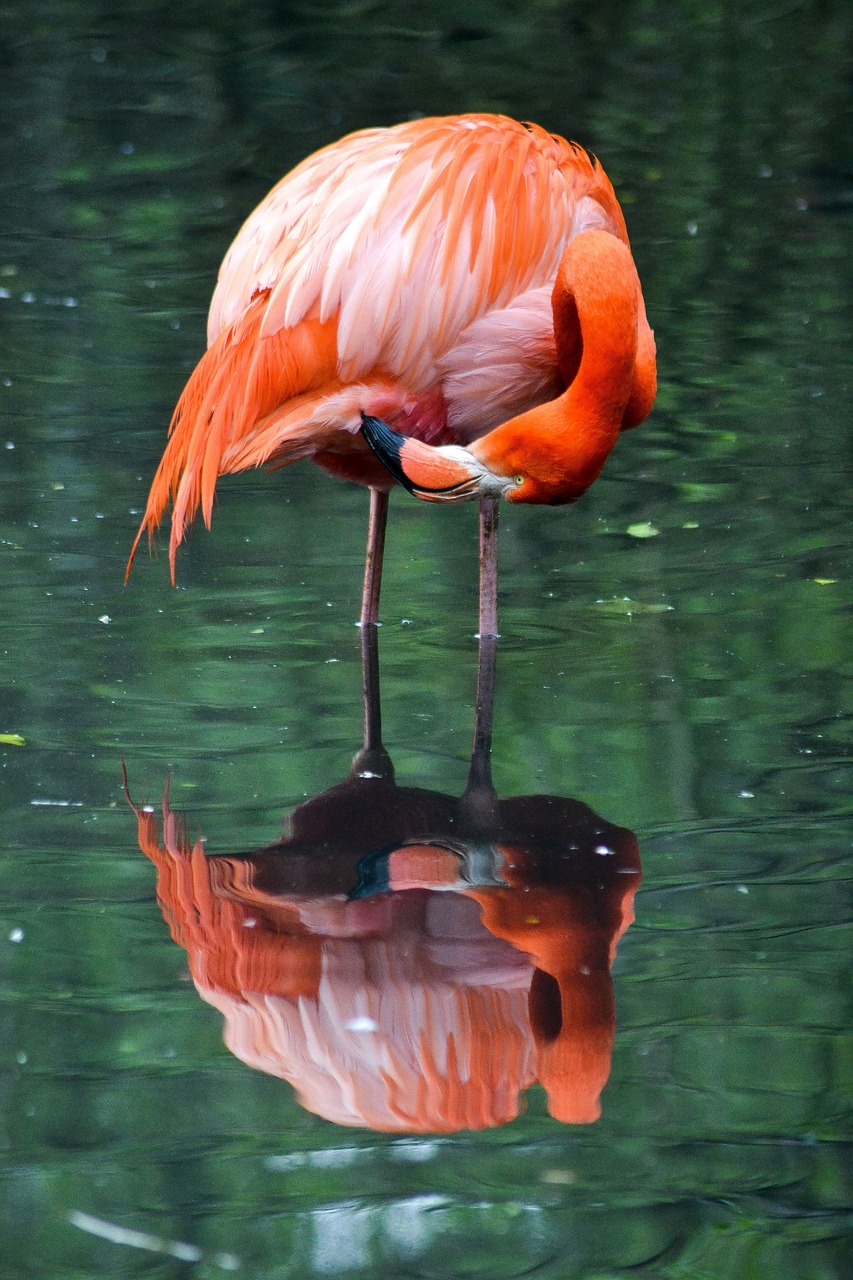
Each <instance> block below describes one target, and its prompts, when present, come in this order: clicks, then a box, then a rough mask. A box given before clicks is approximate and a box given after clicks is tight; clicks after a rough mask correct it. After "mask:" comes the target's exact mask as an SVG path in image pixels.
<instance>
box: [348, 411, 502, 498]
mask: <svg viewBox="0 0 853 1280" xmlns="http://www.w3.org/2000/svg"><path fill="white" fill-rule="evenodd" d="M361 434H362V435H363V436H364V438H365V440H366V441H367V443H368V444H369V445H370V448H371V449H372V450H373V452H374V453H375V454H376V456H377V458H378V459H379V461H380V462H381V463H382V465H383V466H384V467H385V468H386V470H387V471H390V473H391V475H392V476H393V477H394V479H395V480H397V481H399V483H400V484H401V485H402V486H403V488H404V489H408V491H409V493H411V494H413V495H414V497H416V498H421V499H422V500H423V501H424V502H465V501H466V500H468V499H471V498H487V497H493V496H494V497H496V496H499V495H500V494H502V493H503V492H504V491H505V490H506V489H507V488H508V487H510V485H511V481H508V480H506V479H505V478H504V477H502V476H496V475H493V474H492V472H491V471H488V470H487V469H486V467H484V466H483V464H482V462H480V461H479V460H478V459H477V458H475V457H474V455H473V453H471V452H470V451H469V450H468V449H463V448H461V447H460V446H459V445H455V444H451V445H442V446H435V445H429V444H424V443H423V442H422V441H420V440H415V439H414V438H413V437H412V436H404V435H400V433H399V431H394V430H393V429H392V428H391V427H389V426H388V424H387V423H386V422H382V421H381V419H379V418H371V417H370V416H369V415H368V414H366V413H363V414H362V415H361Z"/></svg>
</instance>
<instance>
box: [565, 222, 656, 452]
mask: <svg viewBox="0 0 853 1280" xmlns="http://www.w3.org/2000/svg"><path fill="white" fill-rule="evenodd" d="M640 299H641V294H640V282H639V280H638V279H637V271H636V268H635V267H634V260H633V258H632V257H631V251H630V249H629V248H628V246H627V245H625V244H623V243H622V241H621V240H618V239H617V238H616V236H614V235H611V234H610V233H609V232H606V231H585V232H582V233H581V234H580V235H578V236H575V238H574V239H573V240H571V241H570V242H569V245H568V248H567V249H566V251H565V253H564V254H563V259H562V262H561V263H560V269H559V271H558V273H557V279H556V282H555V284H554V293H553V295H552V300H551V303H552V308H553V312H554V337H555V339H556V344H557V353H558V360H559V363H560V368H561V371H564V367H565V366H566V364H569V365H570V364H571V363H573V362H574V360H575V359H576V358H577V353H578V349H579V354H580V359H579V362H578V363H577V372H576V374H575V376H574V378H573V379H572V380H571V381H570V383H569V387H568V390H567V391H566V392H565V396H566V401H567V406H568V405H571V406H572V408H574V409H576V410H579V411H580V412H582V414H583V417H584V419H585V420H590V416H591V419H592V421H598V422H601V423H602V425H603V424H604V422H605V421H606V422H607V424H608V426H610V425H611V424H612V423H613V421H614V420H615V421H616V422H617V423H621V419H622V415H623V413H624V412H625V406H626V405H627V403H628V400H629V398H630V396H631V389H632V386H633V381H634V371H635V367H636V363H637V343H638V321H639V310H640ZM567 352H568V353H569V358H568V360H567V359H566V354H565V353H567ZM564 376H565V375H564ZM617 429H618V428H617Z"/></svg>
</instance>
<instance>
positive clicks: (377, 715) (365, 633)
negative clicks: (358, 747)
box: [361, 626, 382, 751]
mask: <svg viewBox="0 0 853 1280" xmlns="http://www.w3.org/2000/svg"><path fill="white" fill-rule="evenodd" d="M361 692H362V698H363V703H364V750H365V751H376V750H377V749H378V748H379V747H381V746H382V711H381V708H380V705H379V636H378V632H377V629H376V627H375V626H366V627H364V626H363V627H362V628H361Z"/></svg>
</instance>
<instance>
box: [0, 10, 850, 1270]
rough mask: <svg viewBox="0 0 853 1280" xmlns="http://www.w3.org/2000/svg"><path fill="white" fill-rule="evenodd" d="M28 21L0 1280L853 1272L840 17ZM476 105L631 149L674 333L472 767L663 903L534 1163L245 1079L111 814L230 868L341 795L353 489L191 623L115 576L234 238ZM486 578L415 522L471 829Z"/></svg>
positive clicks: (214, 549) (402, 552)
mask: <svg viewBox="0 0 853 1280" xmlns="http://www.w3.org/2000/svg"><path fill="white" fill-rule="evenodd" d="M5 18H6V21H5V23H4V27H5V30H6V42H5V52H4V54H3V82H2V83H3V87H2V90H0V93H2V97H3V102H4V105H5V106H6V107H7V112H6V119H7V121H8V123H7V127H6V128H5V129H4V130H3V133H2V137H0V159H2V169H3V174H4V181H3V186H2V194H0V325H2V330H0V332H2V345H0V413H2V420H0V592H2V595H1V596H0V599H2V618H3V625H2V635H0V734H3V735H4V738H3V740H2V742H0V766H2V774H0V777H2V797H3V799H2V815H3V829H4V840H3V849H2V854H0V996H2V1024H0V1082H1V1083H0V1088H2V1102H0V1197H2V1202H3V1218H4V1222H5V1228H4V1236H5V1243H4V1245H3V1247H2V1254H1V1255H0V1276H2V1277H3V1278H4V1280H5V1277H6V1276H9V1277H16V1278H17V1277H38V1278H39V1280H44V1278H47V1277H50V1278H53V1277H57V1278H59V1277H61V1278H62V1280H65V1278H66V1277H68V1278H71V1277H75V1278H76V1277H87V1278H88V1277H94V1276H117V1277H118V1276H122V1277H124V1276H128V1277H130V1276H133V1277H136V1276H146V1277H172V1276H178V1275H185V1274H192V1275H197V1276H199V1277H208V1276H210V1277H213V1276H217V1275H222V1274H227V1273H228V1272H229V1271H231V1270H233V1271H236V1274H238V1275H239V1274H242V1275H246V1276H252V1277H263V1278H264V1280H266V1278H267V1277H269V1278H275V1280H278V1278H279V1277H290V1276H293V1277H300V1278H301V1277H306V1276H311V1277H314V1276H318V1277H319V1276H327V1275H346V1276H353V1277H365V1278H366V1277H383V1278H384V1277H392V1278H396V1277H398V1276H399V1277H404V1276H405V1277H408V1276H413V1277H414V1276H418V1277H435V1278H436V1280H451V1278H453V1280H455V1278H457V1277H459V1278H462V1277H466V1278H467V1277H474V1276H482V1277H488V1278H489V1280H503V1278H504V1277H515V1276H522V1275H536V1276H541V1277H544V1278H547V1280H562V1278H563V1277H567V1278H570V1280H575V1278H576V1277H577V1280H611V1278H613V1277H617V1276H623V1275H626V1276H627V1275H628V1274H629V1273H630V1274H639V1275H643V1276H649V1277H655V1278H656V1277H673V1278H684V1280H695V1278H696V1277H708V1278H709V1280H717V1278H718V1277H720V1278H723V1277H725V1278H728V1277H732V1278H735V1277H737V1278H740V1277H744V1278H747V1277H748V1278H749V1280H752V1278H753V1277H755V1278H758V1280H764V1278H765V1277H766V1278H767V1280H770V1278H773V1280H775V1278H776V1277H779V1276H786V1277H797V1278H802V1280H825V1278H826V1280H829V1278H830V1277H836V1276H838V1277H840V1276H843V1275H846V1274H849V1271H850V1268H851V1261H853V1259H851V1247H850V1224H851V1186H850V1168H851V1160H850V1145H851V1143H850V1139H851V1109H850V1091H851V1076H853V1071H851V1040H850V1031H849V1026H850V977H849V975H850V919H851V904H850V875H849V869H848V868H849V853H850V846H851V839H850V823H849V813H850V773H849V751H850V736H851V735H850V728H849V719H846V718H845V717H846V716H847V715H848V711H849V688H850V686H849V680H848V683H846V684H845V677H849V675H850V666H851V636H850V631H851V628H850V615H851V604H853V578H851V554H850V552H851V546H850V532H849V529H850V520H849V493H850V471H851V468H850V432H849V422H850V412H849V405H850V396H851V387H853V235H851V231H853V220H851V209H852V208H853V154H851V152H852V151H853V148H851V138H853V102H852V101H851V98H852V97H853V95H851V84H853V79H851V74H852V73H853V21H851V16H850V13H849V7H848V6H847V5H846V4H843V3H840V0H839V3H829V2H828V3H811V4H809V3H805V4H794V3H792V4H775V5H774V4H772V3H769V2H765V3H749V4H746V5H718V4H699V3H693V4H691V3H686V4H684V5H682V6H676V5H666V4H663V3H658V2H657V0H651V2H650V3H642V4H641V3H632V2H631V0H623V2H621V3H617V2H615V0H614V2H613V3H609V4H603V5H588V4H582V3H575V4H563V3H545V2H544V0H543V2H542V3H527V4H524V5H520V4H511V3H499V4H493V5H483V4H477V3H464V2H463V3H458V4H455V5H453V6H451V5H447V6H445V5H439V4H436V5H431V6H426V5H423V6H417V5H412V4H404V3H390V4H386V5H378V4H338V3H333V2H331V0H330V2H329V3H324V4H317V5H309V4H281V5H274V4H260V3H258V4H245V5H237V4H225V3H223V4H221V5H219V6H210V7H209V8H208V9H204V10H202V9H196V8H195V7H194V6H174V7H167V6H155V5H151V4H142V3H135V4H129V5H126V6H123V7H120V8H115V7H113V8H110V7H107V6H99V5H98V4H97V3H94V4H88V5H83V4H79V3H68V4H47V3H45V4H42V5H39V4H36V3H32V4H27V5H24V6H23V8H21V7H18V8H16V9H15V11H14V13H13V12H12V11H11V10H7V12H6V15H5ZM473 109H489V110H501V111H506V112H508V113H510V114H512V115H516V116H518V117H520V118H530V119H535V120H539V121H541V123H543V124H545V125H547V126H548V127H549V128H550V129H553V130H554V131H555V132H560V133H563V134H568V135H570V136H573V137H577V138H578V139H579V140H580V141H581V142H583V143H585V144H586V145H588V146H590V147H591V148H593V149H594V150H595V152H596V153H597V154H598V155H599V156H600V157H601V159H602V162H603V163H604V164H605V166H606V168H607V171H608V173H609V174H610V176H611V178H612V179H613V181H614V184H615V186H616V189H617V192H618V193H619V195H620V198H621V199H622V201H623V204H624V208H625V212H626V216H627V218H628V222H629V229H630V232H631V236H632V243H633V247H634V252H635V257H636V259H637V262H638V266H639V270H640V274H641V277H642V279H643V283H644V289H645V294H646V300H647V304H648V309H649V316H650V319H651V322H652V325H653V327H654V329H655V332H656V338H657V343H658V353H659V368H660V374H661V385H660V394H659V399H658V403H657V406H656V408H655V410H654V413H653V416H652V418H651V419H650V420H649V422H648V423H647V424H645V425H644V426H643V427H642V428H640V429H639V430H638V431H636V432H632V433H630V435H629V436H628V437H626V438H625V439H623V440H622V441H621V442H620V443H619V446H618V448H617V450H616V452H615V454H614V455H613V457H612V458H611V459H610V461H609V463H608V466H607V468H606V471H605V473H604V475H603V477H602V478H601V480H600V481H599V482H598V483H597V484H596V486H595V487H594V489H593V490H592V491H591V492H590V493H589V494H588V495H587V496H586V497H585V498H584V499H583V501H582V502H581V503H579V504H578V505H577V506H576V507H574V508H571V509H557V510H544V509H543V510H536V509H526V510H525V509H517V510H510V509H509V508H505V510H504V513H503V518H502V529H501V598H500V608H501V631H502V639H501V641H500V645H499V653H498V669H497V688H496V699H495V723H494V743H493V757H492V769H493V775H494V783H495V787H496V790H497V793H498V795H499V796H500V797H502V798H506V797H512V796H518V795H534V794H535V795H542V796H563V797H571V798H575V799H577V800H580V801H583V802H584V803H585V804H587V805H589V806H591V807H592V809H593V810H595V812H596V813H598V814H600V815H602V817H603V818H604V819H606V820H607V821H608V822H609V823H615V824H618V825H619V826H622V827H625V828H628V829H630V830H631V831H633V832H635V833H636V835H637V838H638V841H639V847H640V853H641V857H642V865H643V883H642V887H641V888H640V890H639V892H638V893H637V897H636V901H635V910H636V921H635V923H634V924H633V925H632V926H631V928H630V929H629V930H628V932H627V933H626V934H625V936H624V937H623V938H622V940H621V943H620V945H619V950H618V955H617V957H616V961H615V964H614V969H613V991H614V997H615V1003H616V1036H615V1043H614V1048H613V1059H612V1069H611V1073H610V1079H609V1082H608V1084H607V1086H606V1088H605V1090H604V1093H603V1095H602V1108H603V1110H602V1116H601V1118H600V1120H598V1121H597V1122H596V1123H595V1124H592V1125H589V1126H568V1125H562V1124H559V1123H557V1122H556V1121H554V1120H553V1119H551V1118H550V1117H549V1115H548V1113H547V1110H546V1106H545V1096H544V1093H543V1090H542V1089H541V1087H540V1086H538V1085H534V1086H533V1087H532V1088H530V1090H529V1091H528V1094H527V1109H526V1111H524V1113H523V1114H522V1115H521V1116H520V1117H519V1118H518V1119H516V1120H514V1121H513V1122H511V1123H508V1124H506V1125H504V1126H501V1127H498V1128H494V1129H489V1130H485V1131H482V1132H475V1131H463V1132H460V1133H457V1134H444V1135H440V1136H431V1135H419V1136H415V1135H402V1136H401V1135H393V1134H382V1133H376V1132H371V1131H370V1130H367V1129H361V1128H341V1127H338V1126H336V1125H333V1124H331V1123H330V1122H328V1121H326V1120H323V1119H321V1118H319V1117H318V1116H317V1115H315V1114H312V1113H310V1112H308V1111H306V1110H304V1109H303V1108H301V1107H300V1106H299V1104H298V1102H297V1101H296V1098H295V1095H294V1091H293V1089H292V1088H291V1087H290V1086H289V1085H288V1084H286V1083H285V1082H283V1081H282V1080H280V1079H276V1078H274V1077H272V1076H269V1075H265V1074H261V1073H259V1072H257V1071H254V1070H251V1069H250V1068H249V1067H247V1066H246V1065H245V1064H244V1063H243V1062H241V1061H239V1060H238V1059H237V1058H236V1057H235V1056H233V1055H232V1054H231V1053H229V1052H228V1050H227V1049H226V1048H225V1047H224V1045H223V1043H222V1017H221V1015H220V1014H219V1013H218V1012H217V1011H216V1009H214V1008H211V1007H210V1005H209V1004H207V1003H205V1002H204V1001H203V1000H202V999H200V997H199V994H198V993H197V991H196V989H195V987H194V986H193V984H192V983H191V982H190V981H188V980H187V969H186V966H187V956H186V954H185V952H184V951H183V950H182V949H181V948H180V947H179V946H177V945H176V943H175V942H174V941H173V939H172V937H171V936H170V933H169V930H168V929H167V927H166V924H165V923H164V920H163V915H162V913H161V910H160V908H159V906H158V904H157V901H156V898H155V878H156V877H155V871H154V868H153V867H152V865H151V863H150V862H149V861H148V860H147V859H146V858H145V857H144V856H143V854H142V853H141V852H140V850H139V848H138V846H137V838H136V837H137V830H136V820H135V818H134V815H133V813H132V812H131V810H130V809H129V808H128V806H127V804H126V801H125V798H124V795H123V792H122V776H121V761H122V760H124V762H125V764H126V767H127V771H128V777H129V783H130V789H131V792H132V795H133V798H134V799H135V800H136V801H148V802H150V803H151V804H152V805H154V806H155V808H156V807H157V806H159V803H160V800H161V798H162V795H163V791H164V786H165V782H166V777H167V775H170V777H171V782H170V786H171V805H172V808H173V809H174V810H176V811H178V812H181V813H183V814H185V815H186V818H187V824H188V827H187V829H188V832H189V836H190V839H191V840H192V839H194V838H195V837H196V835H198V834H199V833H203V834H204V836H205V838H206V841H207V843H206V846H205V847H206V849H207V851H208V853H211V854H225V853H229V852H240V851H246V850H250V849H255V848H258V847H260V846H264V845H267V844H269V843H270V842H272V841H275V840H276V839H277V838H278V836H279V833H280V830H281V822H282V818H283V817H284V816H285V815H287V814H288V813H290V812H291V811H292V810H293V808H294V807H295V806H297V805H299V804H301V803H303V802H304V801H305V800H306V799H307V798H310V797H315V796H317V795H319V794H320V793H322V792H324V791H326V790H327V789H328V788H329V787H331V786H333V785H334V784H335V783H337V782H338V781H339V780H340V779H342V778H343V777H344V776H345V775H346V773H347V771H348V769H349V766H350V761H351V759H352V756H353V754H354V752H355V751H356V750H357V748H358V747H359V745H360V742H361V732H362V728H361V684H360V681H361V676H360V653H359V633H358V631H357V629H356V628H355V626H354V625H353V624H354V620H355V618H356V617H357V613H358V604H359V592H360V575H361V562H362V555H363V543H364V531H365V522H366V508H367V502H366V495H365V493H364V492H363V491H360V490H357V489H355V488H352V487H349V486H347V485H345V484H343V483H341V482H338V481H334V480H332V479H330V478H329V477H327V476H325V475H323V474H321V473H320V472H318V471H315V470H313V469H312V468H311V467H310V466H309V465H308V464H299V465H298V466H296V467H294V468H292V469H290V470H288V471H285V472H280V473H276V474H272V475H267V474H262V473H252V474H249V475H245V476H240V477H236V478H234V479H233V480H229V481H226V482H225V483H223V484H222V485H221V492H220V496H219V506H218V509H217V510H216V512H215V516H214V525H213V530H212V532H211V533H210V534H208V533H206V532H205V531H204V530H203V529H198V530H196V531H195V533H194V536H193V538H192V541H191V543H190V545H189V546H188V547H187V548H185V549H184V550H183V551H182V553H181V555H180V557H179V564H178V586H177V588H176V589H174V590H173V589H172V588H171V587H170V586H169V583H168V567H167V563H166V559H165V556H162V555H161V557H160V558H159V559H158V560H153V561H150V562H149V561H147V560H146V558H145V557H144V556H143V557H141V558H140V559H139V560H138V561H137V565H136V567H135V569H134V572H133V575H132V577H131V580H130V583H129V585H128V587H127V588H123V587H122V576H123V570H124V563H125V559H126V555H127V551H128V549H129V545H130V543H131V541H132V538H133V535H134V533H135V530H136V527H137V524H138V518H139V514H140V509H141V507H142V506H143V504H144V500H145V495H146V493H147V487H148V483H149V481H150V477H151V475H152V472H153V469H154V466H155V465H156V461H157V459H158V458H159V455H160V452H161V449H162V444H163V439H164V434H165V427H166V423H167V422H168V418H169V415H170V412H171V408H172V405H173V404H174V401H175V398H176V396H177V394H178V393H179V391H180V389H181V387H182V385H183V383H184V380H185V379H186V377H187V374H188V372H189V370H190V368H191V367H192V365H193V363H194V362H195V360H196V358H197V357H198V355H199V353H200V351H201V349H202V346H203V342H204V315H205V310H206V306H207V302H208V300H209V297H210V293H211V290H212V286H213V281H214V278H215V273H216V269H217V266H218V263H219V261H220V259H221V256H222V254H223V252H224V250H225V248H226V247H227V244H228V242H229V240H230V238H231V236H232V235H233V233H234V231H235V229H236V227H237V226H238V225H239V223H240V221H241V219H242V218H243V217H244V216H245V214H246V213H247V212H248V211H249V210H250V209H251V208H252V206H253V205H254V204H255V203H256V201H257V200H258V199H259V198H260V197H261V195H262V194H263V193H264V192H265V190H266V189H267V188H268V186H269V185H271V183H272V182H273V181H274V180H275V179H276V178H278V177H279V176H280V174H281V173H283V172H284V171H285V170H286V169H287V168H289V167H290V166H291V165H292V164H293V163H295V162H296V161H297V160H298V159H300V158H301V157H302V156H303V155H305V154H307V153H308V152H309V151H311V150H313V149H314V148H316V147H317V146H319V145H322V144H323V143H326V142H329V141H331V140H333V139H334V138H335V137H337V136H339V135H340V134H342V133H344V132H346V131H347V130H349V129H352V128H356V127H360V126H363V125H367V124H377V123H378V124H383V123H392V122H394V121H396V120H400V119H404V118H406V117H408V116H410V115H411V114H412V113H434V112H435V113H442V112H450V111H458V110H473ZM640 534H643V535H645V536H638V535H640ZM475 551H476V512H475V510H474V509H473V507H463V508H458V509H448V510H446V511H444V510H439V509H437V508H434V507H428V506H425V505H422V504H418V503H415V502H413V501H412V500H410V499H408V498H407V496H406V495H405V494H403V493H402V492H400V493H396V494H395V495H394V498H393V501H392V511H391V522H390V533H389V547H388V554H387V564H386V577H385V586H384V593H383V603H382V618H383V626H382V628H381V632H380V662H381V674H382V712H383V729H384V740H385V745H386V747H387V750H388V752H389V755H390V757H391V758H392V759H393V762H394V766H395V769H396V777H397V782H398V783H399V784H400V785H401V786H405V787H418V788H423V789H427V790H430V791H434V792H439V793H442V794H444V795H448V796H458V795H459V794H460V792H461V791H462V790H463V788H464V785H465V779H466V772H467V768H468V759H469V749H470V737H471V730H472V722H473V715H474V696H475V676H476V657H477V655H476V647H475V642H474V639H473V632H474V630H475V590H476V554H475ZM155 816H156V814H155ZM104 1224H108V1227H109V1230H107V1228H106V1227H105V1226H104ZM105 1231H107V1234H109V1233H110V1232H112V1239H106V1238H104V1235H103V1233H104V1232H105ZM133 1231H135V1232H139V1233H141V1234H140V1235H139V1236H135V1237H134V1236H128V1235H127V1234H124V1235H123V1234H122V1232H124V1233H127V1232H133ZM99 1232H100V1233H101V1234H98V1233H99ZM176 1242H177V1243H178V1244H181V1245H183V1246H187V1247H188V1248H187V1249H185V1252H184V1253H183V1255H181V1250H180V1249H179V1248H177V1246H176ZM158 1248H159V1249H160V1250H161V1251H160V1252H157V1249H158ZM164 1249H165V1250H166V1252H163V1251H162V1250H164ZM169 1251H171V1252H169Z"/></svg>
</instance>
